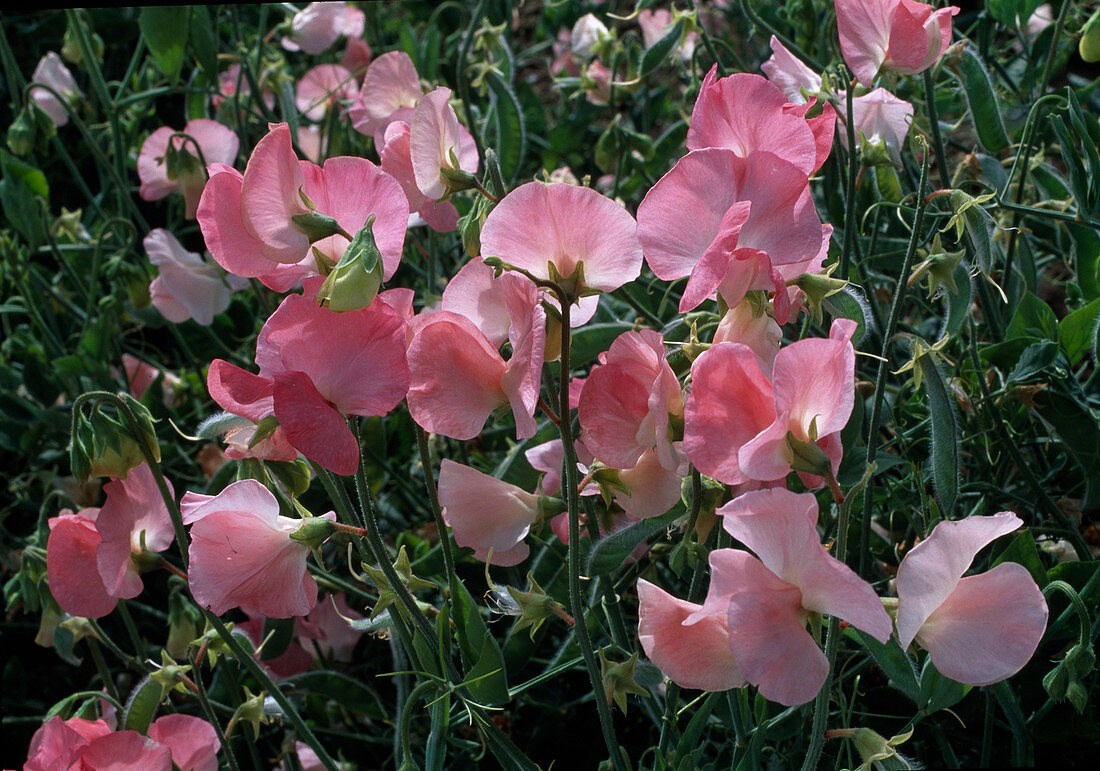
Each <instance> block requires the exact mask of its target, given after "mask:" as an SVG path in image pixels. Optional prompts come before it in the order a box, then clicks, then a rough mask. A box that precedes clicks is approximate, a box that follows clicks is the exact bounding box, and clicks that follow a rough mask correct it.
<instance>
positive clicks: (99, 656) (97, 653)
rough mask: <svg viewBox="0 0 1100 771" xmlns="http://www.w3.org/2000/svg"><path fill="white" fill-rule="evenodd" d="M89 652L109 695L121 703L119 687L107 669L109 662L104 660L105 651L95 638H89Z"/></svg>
mask: <svg viewBox="0 0 1100 771" xmlns="http://www.w3.org/2000/svg"><path fill="white" fill-rule="evenodd" d="M87 640H88V651H89V652H90V653H91V654H92V661H94V662H95V668H96V671H97V672H99V679H100V680H102V681H103V687H104V688H106V689H107V693H108V694H110V696H111V698H113V699H114V700H115V701H119V696H118V686H117V685H115V681H114V678H113V677H111V671H110V670H109V669H107V662H106V661H104V659H103V651H101V650H100V649H99V642H97V641H96V639H95V637H92V636H89V637H88V638H87Z"/></svg>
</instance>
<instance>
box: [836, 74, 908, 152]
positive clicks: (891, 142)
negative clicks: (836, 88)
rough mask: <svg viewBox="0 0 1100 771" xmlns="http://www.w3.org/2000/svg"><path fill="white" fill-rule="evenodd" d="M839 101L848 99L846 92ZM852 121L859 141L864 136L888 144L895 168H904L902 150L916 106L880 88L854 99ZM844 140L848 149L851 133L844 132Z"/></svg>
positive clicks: (838, 96)
mask: <svg viewBox="0 0 1100 771" xmlns="http://www.w3.org/2000/svg"><path fill="white" fill-rule="evenodd" d="M837 98H838V99H844V92H843V91H841V92H840V93H838V94H837ZM841 120H842V122H843V118H841ZM852 122H853V123H855V129H856V137H857V138H858V137H860V136H862V137H863V138H864V139H865V140H866V141H867V142H869V143H870V144H872V145H878V144H881V145H884V146H885V147H886V150H887V152H888V153H889V154H890V159H891V160H892V161H893V162H894V165H896V166H901V148H902V146H903V145H904V144H905V136H906V135H907V134H908V133H909V126H910V125H911V124H912V122H913V105H911V104H909V102H907V101H905V100H904V99H898V98H897V97H896V96H894V95H893V94H891V93H890V92H889V91H887V90H886V89H885V88H876V89H875V90H874V91H872V92H871V93H869V94H864V95H863V96H857V97H855V98H854V99H852ZM840 141H841V144H843V145H844V148H845V149H847V148H848V132H847V131H841V132H840Z"/></svg>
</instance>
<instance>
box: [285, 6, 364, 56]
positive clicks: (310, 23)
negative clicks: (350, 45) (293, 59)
mask: <svg viewBox="0 0 1100 771" xmlns="http://www.w3.org/2000/svg"><path fill="white" fill-rule="evenodd" d="M366 20H367V17H366V14H364V13H363V12H362V11H361V10H359V9H358V8H356V7H355V6H352V5H348V4H347V3H310V4H309V5H307V6H306V7H305V8H303V9H302V10H300V11H298V13H296V14H294V18H293V19H291V20H290V35H289V36H288V37H284V38H283V39H282V41H281V42H282V45H283V48H285V49H286V50H288V51H298V50H301V51H303V52H305V53H307V54H313V55H316V54H320V53H324V52H325V51H327V50H328V49H329V48H331V47H332V44H333V43H335V42H336V41H337V40H339V39H340V38H341V37H345V36H346V37H349V38H357V37H360V36H362V34H363V28H364V26H365V24H366Z"/></svg>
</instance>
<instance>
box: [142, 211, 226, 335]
mask: <svg viewBox="0 0 1100 771" xmlns="http://www.w3.org/2000/svg"><path fill="white" fill-rule="evenodd" d="M142 243H143V245H144V246H145V253H146V254H147V255H148V257H149V262H151V263H153V264H154V265H156V266H157V268H158V271H159V275H158V276H157V277H156V278H154V279H153V282H152V283H151V284H150V285H149V293H150V294H151V295H152V298H153V307H154V308H156V309H157V310H158V311H160V314H161V315H162V316H164V318H166V319H168V320H169V321H172V322H175V323H176V324H180V323H183V322H184V321H187V320H188V319H194V320H195V322H196V323H198V324H202V325H203V326H209V325H210V324H212V323H213V321H214V317H215V316H217V315H218V314H219V313H221V312H222V311H224V310H225V309H226V308H228V307H229V300H230V296H231V295H232V294H233V292H234V291H238V290H241V289H244V288H245V287H247V286H248V280H247V279H243V278H241V277H239V276H223V273H222V271H221V269H220V268H219V267H218V266H217V265H215V264H214V263H213V262H210V261H209V260H204V259H203V258H202V257H201V256H200V255H198V254H196V253H195V252H189V251H187V250H186V249H184V248H183V245H182V244H181V243H180V242H179V241H177V240H176V237H175V236H174V235H172V234H171V233H170V232H168V231H167V230H165V229H164V228H157V229H156V230H152V231H150V232H149V235H147V236H145V240H144V241H143V242H142Z"/></svg>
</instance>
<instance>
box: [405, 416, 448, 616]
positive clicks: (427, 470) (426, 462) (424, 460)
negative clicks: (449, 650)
mask: <svg viewBox="0 0 1100 771" xmlns="http://www.w3.org/2000/svg"><path fill="white" fill-rule="evenodd" d="M413 426H414V427H415V429H416V447H417V449H418V450H419V451H420V465H421V466H423V468H424V489H425V490H427V492H428V501H429V502H430V503H431V506H432V517H433V518H434V519H435V526H436V528H437V529H438V530H439V546H440V549H441V550H442V551H443V569H444V570H445V571H446V572H447V585H448V586H449V587H450V588H451V593H452V594H454V593H455V592H456V591H458V576H457V575H455V558H454V555H453V554H452V553H451V536H450V532H449V531H448V530H447V524H446V523H445V522H444V521H443V509H442V507H441V506H440V505H439V488H438V487H436V483H435V465H434V464H433V463H432V452H431V449H430V448H429V447H428V434H427V432H426V431H425V430H424V429H423V428H421V427H420V424H418V423H416V422H415V421H414V422H413Z"/></svg>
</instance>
